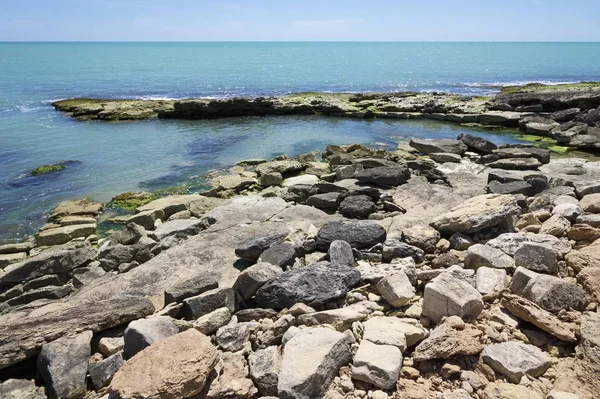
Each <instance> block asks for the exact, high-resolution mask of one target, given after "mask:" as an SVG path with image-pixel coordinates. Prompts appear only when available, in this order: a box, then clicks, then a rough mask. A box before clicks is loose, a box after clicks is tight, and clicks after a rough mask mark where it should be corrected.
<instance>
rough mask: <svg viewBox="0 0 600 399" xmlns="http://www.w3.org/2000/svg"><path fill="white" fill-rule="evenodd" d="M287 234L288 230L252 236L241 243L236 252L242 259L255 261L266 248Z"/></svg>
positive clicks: (283, 238) (281, 239)
mask: <svg viewBox="0 0 600 399" xmlns="http://www.w3.org/2000/svg"><path fill="white" fill-rule="evenodd" d="M287 235H288V234H287V233H286V232H272V233H270V234H268V235H266V236H262V237H254V238H251V239H250V240H247V241H244V242H243V243H241V244H240V245H239V246H238V247H237V248H236V249H235V254H236V255H237V256H239V257H240V258H242V259H246V260H249V261H251V262H255V261H256V260H257V259H258V258H259V257H260V255H261V254H262V253H263V252H264V251H265V250H267V249H268V248H269V247H270V246H271V245H273V244H276V243H279V242H282V241H283V240H285V237H286V236H287Z"/></svg>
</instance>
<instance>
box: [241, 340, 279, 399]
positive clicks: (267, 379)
mask: <svg viewBox="0 0 600 399" xmlns="http://www.w3.org/2000/svg"><path fill="white" fill-rule="evenodd" d="M281 359H282V357H281V352H280V351H279V348H277V347H276V346H269V347H267V348H265V349H259V350H257V351H256V352H254V353H252V354H250V356H249V357H248V364H249V366H250V377H251V378H252V381H254V383H255V384H256V386H257V387H258V391H259V392H260V394H261V395H263V396H268V395H271V396H274V395H277V382H278V381H279V373H280V372H281Z"/></svg>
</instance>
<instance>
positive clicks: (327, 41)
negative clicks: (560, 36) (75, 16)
mask: <svg viewBox="0 0 600 399" xmlns="http://www.w3.org/2000/svg"><path fill="white" fill-rule="evenodd" d="M0 43H600V41H598V40H589V41H586V40H576V41H572V40H564V41H563V40H558V41H557V40H541V41H540V40H516V41H515V40H0Z"/></svg>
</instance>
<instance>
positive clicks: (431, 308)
mask: <svg viewBox="0 0 600 399" xmlns="http://www.w3.org/2000/svg"><path fill="white" fill-rule="evenodd" d="M482 310H483V300H482V298H481V294H480V293H479V292H477V290H476V289H475V288H473V286H471V285H470V284H469V283H467V282H464V281H462V280H459V279H457V278H455V277H453V276H452V275H450V274H449V273H442V274H440V275H439V276H438V277H436V278H434V279H433V280H432V281H431V282H430V283H428V284H427V285H426V286H425V292H424V294H423V315H424V316H427V317H429V318H430V319H431V320H433V321H434V322H436V323H439V322H440V320H441V319H442V318H443V317H445V316H459V317H461V318H465V319H474V318H476V317H477V316H478V315H479V313H481V311H482Z"/></svg>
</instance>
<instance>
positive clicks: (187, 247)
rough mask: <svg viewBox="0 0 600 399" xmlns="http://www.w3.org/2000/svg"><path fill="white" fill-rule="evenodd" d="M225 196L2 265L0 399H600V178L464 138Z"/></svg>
mask: <svg viewBox="0 0 600 399" xmlns="http://www.w3.org/2000/svg"><path fill="white" fill-rule="evenodd" d="M213 183H214V188H213V189H212V190H210V191H209V192H206V193H203V195H201V194H191V195H178V196H171V197H164V198H160V199H157V200H154V201H152V202H150V203H148V204H146V205H143V206H141V207H139V208H138V209H137V213H136V214H135V215H132V216H131V217H130V219H129V220H128V224H127V225H126V227H125V228H123V229H122V230H121V231H119V232H117V233H115V234H113V235H111V236H110V237H106V238H101V239H98V237H96V236H95V235H93V234H92V232H91V230H92V229H91V228H90V229H88V230H85V231H82V232H80V233H77V234H76V233H74V232H73V231H72V230H70V226H87V225H92V224H93V223H94V222H95V217H97V215H98V213H99V212H101V211H102V207H101V204H96V203H94V202H91V201H72V202H68V203H64V204H61V205H60V206H59V207H58V208H57V209H56V210H55V212H54V214H53V217H52V221H53V222H54V224H55V226H49V227H48V228H46V229H45V230H44V231H42V232H41V233H40V234H39V235H38V236H37V237H36V238H35V239H34V240H33V241H31V242H29V243H25V244H16V245H10V246H2V247H0V253H1V254H5V255H11V256H15V254H19V255H18V256H19V257H20V259H18V260H16V261H15V260H13V261H11V262H10V264H9V265H7V266H3V270H2V271H0V309H2V310H1V314H0V379H1V380H2V381H4V382H2V383H0V396H1V397H3V398H40V399H41V398H46V397H50V398H66V399H79V398H84V397H85V398H90V399H92V398H94V399H95V398H105V399H106V398H110V399H117V398H120V399H125V398H132V399H133V398H181V399H185V398H214V399H216V398H248V399H251V398H259V397H263V398H267V397H268V398H276V397H277V398H281V399H290V398H294V399H300V398H302V399H312V398H328V399H341V398H347V399H358V398H360V399H364V398H371V399H384V398H436V399H437V398H442V399H456V398H480V399H496V398H524V399H525V398H527V399H531V398H533V399H536V398H539V399H542V398H555V399H558V398H581V399H591V398H596V397H598V392H600V383H599V381H600V379H599V378H598V377H600V354H599V352H598V346H599V345H600V342H599V337H600V316H599V315H598V301H599V300H600V163H596V162H588V161H586V160H583V159H560V160H555V159H551V156H550V152H549V151H547V150H540V149H536V148H532V147H527V146H516V147H515V146H504V147H498V146H496V145H495V144H494V143H492V142H489V141H486V140H484V139H482V138H480V137H477V136H472V135H465V136H461V137H460V138H459V139H457V140H418V141H412V142H411V143H410V147H399V148H398V149H397V150H396V151H393V152H391V151H384V150H381V149H372V148H368V147H365V146H361V145H352V146H344V147H340V146H330V147H328V148H327V151H326V152H325V153H324V154H313V153H311V154H305V155H302V156H300V157H297V158H295V159H290V158H288V157H284V156H283V157H280V158H278V159H277V160H273V161H266V160H250V161H245V162H240V163H239V165H237V166H235V167H233V168H232V170H231V174H229V175H226V176H217V177H215V178H214V180H213ZM90 219H91V220H90ZM76 222H79V223H76ZM67 231H68V232H67ZM49 232H52V233H49ZM51 237H52V238H51Z"/></svg>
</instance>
